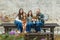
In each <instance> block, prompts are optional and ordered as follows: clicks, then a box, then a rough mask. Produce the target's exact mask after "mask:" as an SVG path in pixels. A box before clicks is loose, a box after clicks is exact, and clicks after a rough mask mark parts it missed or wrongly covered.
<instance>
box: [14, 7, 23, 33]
mask: <svg viewBox="0 0 60 40" xmlns="http://www.w3.org/2000/svg"><path fill="white" fill-rule="evenodd" d="M23 13H24V11H23V9H22V8H20V9H19V13H18V15H17V16H16V19H15V21H14V23H15V25H16V26H17V29H18V30H19V32H22V29H23V28H22V21H21V20H22V17H23Z"/></svg>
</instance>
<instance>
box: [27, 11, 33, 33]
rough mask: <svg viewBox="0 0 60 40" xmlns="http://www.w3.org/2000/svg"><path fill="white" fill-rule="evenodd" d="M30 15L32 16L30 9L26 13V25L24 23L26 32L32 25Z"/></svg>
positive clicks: (29, 30)
mask: <svg viewBox="0 0 60 40" xmlns="http://www.w3.org/2000/svg"><path fill="white" fill-rule="evenodd" d="M32 17H33V14H32V11H31V10H30V11H29V12H28V14H27V25H26V31H27V32H31V27H32V25H33V24H32Z"/></svg>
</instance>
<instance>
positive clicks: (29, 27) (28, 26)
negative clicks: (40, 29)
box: [26, 22, 33, 32]
mask: <svg viewBox="0 0 60 40" xmlns="http://www.w3.org/2000/svg"><path fill="white" fill-rule="evenodd" d="M32 25H33V23H32V22H27V25H26V31H27V32H31V27H32Z"/></svg>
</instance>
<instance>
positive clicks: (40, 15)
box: [36, 13, 44, 23]
mask: <svg viewBox="0 0 60 40" xmlns="http://www.w3.org/2000/svg"><path fill="white" fill-rule="evenodd" d="M36 16H37V18H38V21H41V22H42V23H44V15H43V14H42V13H39V14H38V15H36Z"/></svg>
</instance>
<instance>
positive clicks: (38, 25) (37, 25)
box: [35, 21, 44, 32]
mask: <svg viewBox="0 0 60 40" xmlns="http://www.w3.org/2000/svg"><path fill="white" fill-rule="evenodd" d="M43 25H44V24H43V23H42V22H40V21H37V22H36V27H35V30H36V32H38V31H41V27H42V26H43Z"/></svg>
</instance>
